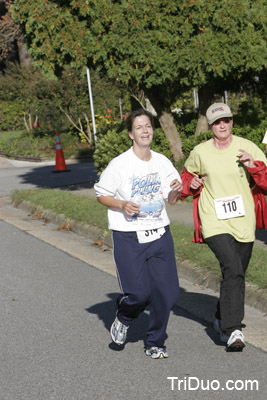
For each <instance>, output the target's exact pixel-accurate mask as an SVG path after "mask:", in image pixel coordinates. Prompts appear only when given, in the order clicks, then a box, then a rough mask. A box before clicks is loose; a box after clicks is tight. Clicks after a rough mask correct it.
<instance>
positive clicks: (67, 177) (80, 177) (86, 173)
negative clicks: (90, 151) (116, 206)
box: [0, 157, 97, 197]
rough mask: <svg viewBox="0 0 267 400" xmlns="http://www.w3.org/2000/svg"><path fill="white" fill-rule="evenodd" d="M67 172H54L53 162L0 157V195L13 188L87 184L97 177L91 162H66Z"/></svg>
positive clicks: (6, 193)
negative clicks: (34, 161) (35, 161)
mask: <svg viewBox="0 0 267 400" xmlns="http://www.w3.org/2000/svg"><path fill="white" fill-rule="evenodd" d="M66 166H67V169H68V170H69V172H57V173H54V172H53V171H54V170H55V163H54V162H53V161H52V162H43V163H32V162H26V161H16V160H7V159H4V158H2V157H0V197H3V196H8V195H9V194H10V193H11V192H12V191H13V190H14V189H31V188H54V187H64V186H68V185H71V184H75V185H78V184H83V185H84V184H87V186H88V187H90V182H93V181H94V180H95V179H96V178H97V171H96V169H95V166H94V163H93V162H83V163H78V162H70V161H68V162H66ZM91 185H92V183H91Z"/></svg>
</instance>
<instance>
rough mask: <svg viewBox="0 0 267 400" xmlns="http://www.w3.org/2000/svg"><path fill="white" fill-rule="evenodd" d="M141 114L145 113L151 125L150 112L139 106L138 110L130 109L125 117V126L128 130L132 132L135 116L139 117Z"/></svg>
mask: <svg viewBox="0 0 267 400" xmlns="http://www.w3.org/2000/svg"><path fill="white" fill-rule="evenodd" d="M141 115H146V116H147V117H148V118H149V120H150V122H151V125H152V126H153V116H152V114H150V112H148V111H146V110H144V109H143V108H139V109H138V110H135V111H132V112H131V114H129V115H128V117H127V119H126V127H127V130H128V132H132V129H133V122H134V120H135V118H136V117H140V116H141Z"/></svg>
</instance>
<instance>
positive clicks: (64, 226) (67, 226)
mask: <svg viewBox="0 0 267 400" xmlns="http://www.w3.org/2000/svg"><path fill="white" fill-rule="evenodd" d="M57 231H71V224H69V223H68V224H62V225H60V226H59V227H58V228H57Z"/></svg>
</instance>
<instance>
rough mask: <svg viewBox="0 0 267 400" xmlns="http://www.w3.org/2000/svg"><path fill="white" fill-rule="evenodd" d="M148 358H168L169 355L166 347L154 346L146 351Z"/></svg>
mask: <svg viewBox="0 0 267 400" xmlns="http://www.w3.org/2000/svg"><path fill="white" fill-rule="evenodd" d="M145 352H146V355H147V356H151V358H154V359H155V358H168V357H169V355H168V353H167V351H166V348H165V347H157V346H153V347H150V348H148V349H146V350H145Z"/></svg>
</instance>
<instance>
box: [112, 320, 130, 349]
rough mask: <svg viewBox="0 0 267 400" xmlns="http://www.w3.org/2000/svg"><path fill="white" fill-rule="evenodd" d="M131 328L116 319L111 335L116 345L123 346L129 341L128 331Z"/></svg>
mask: <svg viewBox="0 0 267 400" xmlns="http://www.w3.org/2000/svg"><path fill="white" fill-rule="evenodd" d="M128 328H129V326H127V325H124V324H122V323H121V322H120V321H119V319H118V318H117V317H116V318H115V321H114V322H113V324H112V325H111V328H110V335H111V338H112V340H113V342H114V343H116V344H118V345H121V344H124V343H125V342H126V339H127V329H128Z"/></svg>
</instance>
